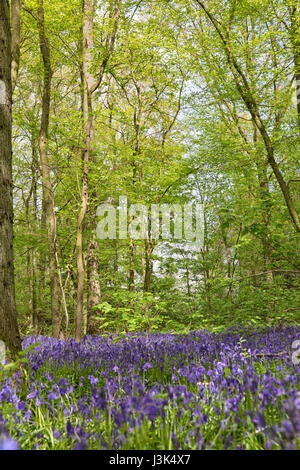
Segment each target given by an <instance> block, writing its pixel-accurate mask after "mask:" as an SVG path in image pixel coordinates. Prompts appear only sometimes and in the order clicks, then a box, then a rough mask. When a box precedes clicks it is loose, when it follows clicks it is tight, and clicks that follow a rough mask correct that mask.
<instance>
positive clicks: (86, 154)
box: [75, 0, 94, 341]
mask: <svg viewBox="0 0 300 470" xmlns="http://www.w3.org/2000/svg"><path fill="white" fill-rule="evenodd" d="M93 22H94V0H84V1H83V25H82V34H83V38H82V39H83V46H82V47H83V51H82V53H83V62H82V78H83V83H82V87H83V103H82V110H83V122H84V136H85V142H84V149H83V151H82V166H83V175H82V189H81V206H80V211H79V215H78V221H77V236H76V263H77V303H76V318H75V340H76V341H80V339H81V336H82V324H83V300H84V283H85V266H84V256H83V232H84V220H85V216H86V212H87V204H88V164H89V159H90V151H91V143H92V139H93V106H92V93H91V90H92V87H93V84H94V80H93V77H92V76H91V74H90V71H89V69H90V67H91V64H92V53H93V47H94V44H93Z"/></svg>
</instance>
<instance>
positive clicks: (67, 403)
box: [0, 326, 300, 450]
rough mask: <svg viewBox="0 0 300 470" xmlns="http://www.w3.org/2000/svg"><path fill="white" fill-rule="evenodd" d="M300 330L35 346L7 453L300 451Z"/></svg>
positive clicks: (3, 420) (9, 395) (22, 378)
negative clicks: (296, 356) (298, 345)
mask: <svg viewBox="0 0 300 470" xmlns="http://www.w3.org/2000/svg"><path fill="white" fill-rule="evenodd" d="M297 339H300V329H299V327H297V326H285V327H281V328H278V327H277V328H275V327H272V328H271V327H269V328H263V329H255V330H253V329H250V328H243V329H242V328H238V329H237V328H232V329H230V330H226V331H225V332H222V333H218V334H216V333H215V334H213V333H210V332H207V331H195V332H190V333H189V334H186V335H181V334H176V333H167V334H159V333H155V334H154V333H149V334H142V333H140V334H139V333H138V334H126V335H124V336H121V337H118V336H117V335H108V336H86V337H85V338H84V339H83V340H82V342H81V343H76V342H75V341H74V340H73V339H69V340H67V341H64V340H56V339H53V338H51V337H45V336H35V337H26V338H25V339H24V341H23V349H24V350H27V348H28V347H29V346H30V345H34V344H37V346H36V347H35V348H33V349H32V350H29V351H28V352H27V353H26V356H25V357H24V363H22V364H21V365H19V366H18V367H17V368H16V369H12V370H11V371H9V370H8V371H7V370H6V371H4V370H2V371H0V449H11V450H14V449H25V450H28V449H68V450H71V449H78V450H81V449H123V450H129V449H131V450H132V449H136V450H146V449H151V450H157V449H161V450H162V449H164V450H171V449H174V450H175V449H181V450H186V449H189V450H193V449H245V450H250V449H266V450H267V449H299V448H300V389H299V383H300V382H299V372H300V366H299V365H296V364H295V361H293V360H292V353H293V350H292V349H291V345H292V344H293V342H294V341H295V340H297Z"/></svg>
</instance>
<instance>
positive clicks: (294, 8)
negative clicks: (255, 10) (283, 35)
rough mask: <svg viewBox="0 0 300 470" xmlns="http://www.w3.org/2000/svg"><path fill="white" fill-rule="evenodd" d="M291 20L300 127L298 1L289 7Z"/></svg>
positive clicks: (299, 30)
mask: <svg viewBox="0 0 300 470" xmlns="http://www.w3.org/2000/svg"><path fill="white" fill-rule="evenodd" d="M289 11H290V18H291V44H292V51H293V55H294V65H295V80H296V97H297V113H298V124H299V127H300V13H299V4H298V1H295V5H290V6H289Z"/></svg>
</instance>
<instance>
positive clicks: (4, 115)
mask: <svg viewBox="0 0 300 470" xmlns="http://www.w3.org/2000/svg"><path fill="white" fill-rule="evenodd" d="M11 113H12V87H11V32H10V12H9V3H8V1H7V0H2V1H1V2H0V339H1V340H2V341H4V342H5V343H6V345H7V347H8V348H9V350H10V351H11V353H12V355H13V356H15V355H16V353H17V352H18V351H19V350H20V349H21V338H20V334H19V329H18V323H17V310H16V303H15V283H14V257H13V196H12V115H11Z"/></svg>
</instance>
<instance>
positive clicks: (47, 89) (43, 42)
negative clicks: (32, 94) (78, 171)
mask: <svg viewBox="0 0 300 470" xmlns="http://www.w3.org/2000/svg"><path fill="white" fill-rule="evenodd" d="M38 5H39V8H38V26H39V40H40V50H41V54H42V58H43V66H44V81H43V96H42V117H41V127H40V135H39V151H40V162H41V171H42V183H43V199H44V203H45V215H46V225H47V235H48V246H49V270H50V291H51V315H52V331H53V336H54V337H55V338H58V337H60V335H61V321H62V317H61V312H60V302H59V278H58V266H57V260H56V255H57V246H56V217H55V210H54V194H53V188H52V183H51V178H50V171H49V159H48V127H49V115H50V100H51V78H52V69H51V58H50V47H49V41H48V38H47V36H46V32H45V20H44V6H43V0H39V3H38Z"/></svg>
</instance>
